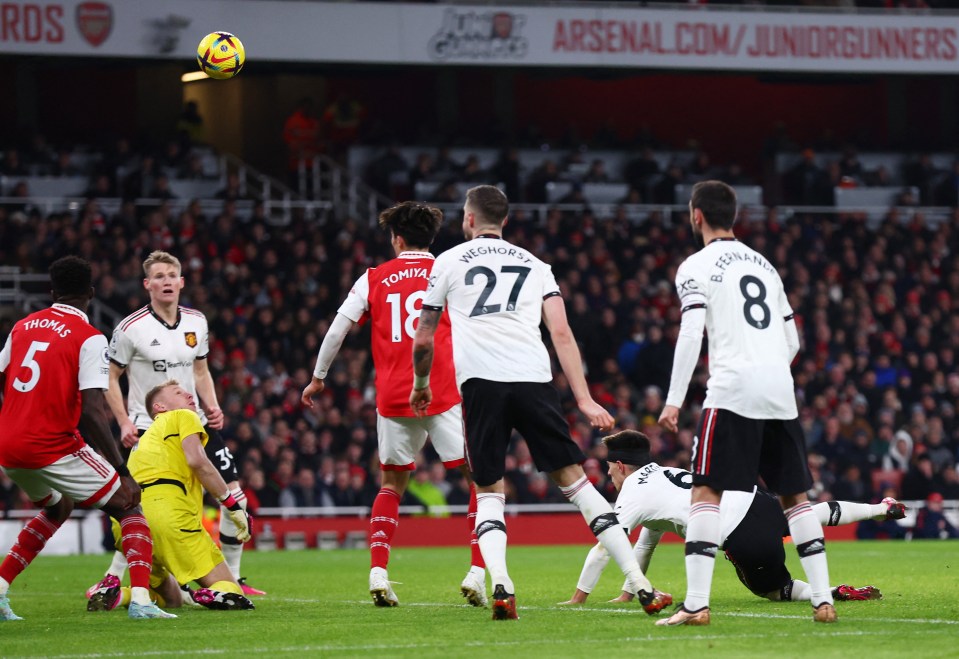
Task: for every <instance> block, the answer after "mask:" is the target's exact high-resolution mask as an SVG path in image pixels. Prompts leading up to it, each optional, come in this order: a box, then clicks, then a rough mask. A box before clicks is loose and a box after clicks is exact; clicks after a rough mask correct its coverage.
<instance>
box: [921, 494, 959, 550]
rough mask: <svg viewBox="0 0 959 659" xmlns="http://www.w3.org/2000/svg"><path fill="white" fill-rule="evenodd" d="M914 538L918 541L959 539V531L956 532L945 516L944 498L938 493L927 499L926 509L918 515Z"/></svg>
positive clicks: (930, 495)
mask: <svg viewBox="0 0 959 659" xmlns="http://www.w3.org/2000/svg"><path fill="white" fill-rule="evenodd" d="M912 537H913V538H914V539H916V540H947V539H949V538H959V530H956V527H955V526H953V525H952V522H950V521H949V520H948V519H947V518H946V516H945V515H944V514H943V497H942V495H941V494H939V493H938V492H932V493H930V494H929V496H928V497H926V507H925V508H923V509H922V510H920V511H919V514H918V515H916V526H915V527H914V528H913V530H912Z"/></svg>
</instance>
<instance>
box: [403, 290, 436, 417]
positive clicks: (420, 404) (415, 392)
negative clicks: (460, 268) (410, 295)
mask: <svg viewBox="0 0 959 659" xmlns="http://www.w3.org/2000/svg"><path fill="white" fill-rule="evenodd" d="M442 313H443V312H442V311H440V310H437V309H427V308H425V307H424V308H423V311H422V312H421V313H420V320H419V323H418V324H417V326H416V335H415V336H414V337H413V389H412V390H411V391H410V407H412V408H413V412H414V413H415V414H416V416H423V415H425V414H426V410H427V408H429V406H430V401H432V400H433V392H432V390H430V371H431V370H432V369H433V335H434V334H436V328H437V326H438V325H439V322H440V316H441V315H442Z"/></svg>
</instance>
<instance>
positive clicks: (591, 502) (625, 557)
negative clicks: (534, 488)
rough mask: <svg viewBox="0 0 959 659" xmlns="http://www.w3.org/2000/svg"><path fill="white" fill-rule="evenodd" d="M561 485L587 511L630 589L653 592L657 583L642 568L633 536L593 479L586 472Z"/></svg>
mask: <svg viewBox="0 0 959 659" xmlns="http://www.w3.org/2000/svg"><path fill="white" fill-rule="evenodd" d="M559 489H560V491H562V493H563V494H564V495H566V498H567V499H569V501H570V503H572V504H573V505H574V506H576V507H577V508H579V512H581V513H582V514H583V517H584V518H585V519H586V523H587V524H589V528H590V530H591V531H592V532H593V535H595V536H596V539H597V540H599V542H600V543H601V544H602V545H603V547H604V548H605V549H606V551H608V552H609V555H610V556H612V557H613V560H614V561H616V564H617V565H618V566H619V569H621V570H622V571H623V574H625V575H626V580H627V581H628V582H629V584H630V591H631V592H632V593H634V594H635V593H638V592H639V591H640V590H645V591H646V592H647V593H652V592H653V585H652V584H651V583H649V579H647V578H646V575H645V574H643V571H642V570H640V569H639V563H637V562H636V555H635V554H634V553H633V547H632V545H630V544H629V536H627V535H626V534H625V533H624V532H623V526H622V525H621V524H620V523H619V518H618V517H617V516H616V513H614V512H613V507H612V506H610V505H609V502H608V501H607V500H606V499H604V498H603V495H602V494H600V493H599V492H598V491H597V490H596V488H595V487H593V484H592V483H590V482H589V479H587V478H586V476H583V477H582V478H580V479H579V480H578V481H576V482H575V483H573V484H572V485H570V486H569V487H560V488H559Z"/></svg>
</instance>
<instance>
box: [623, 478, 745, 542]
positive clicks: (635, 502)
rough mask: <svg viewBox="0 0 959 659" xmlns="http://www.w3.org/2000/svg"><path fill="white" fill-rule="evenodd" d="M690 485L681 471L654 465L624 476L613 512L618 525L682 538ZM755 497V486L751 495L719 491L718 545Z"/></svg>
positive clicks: (690, 481)
mask: <svg viewBox="0 0 959 659" xmlns="http://www.w3.org/2000/svg"><path fill="white" fill-rule="evenodd" d="M692 486H693V476H692V474H690V473H689V472H688V471H686V470H684V469H677V468H676V467H661V466H660V465H658V464H656V463H655V462H650V463H649V464H648V465H646V466H644V467H640V468H639V469H637V470H636V471H634V472H633V473H631V474H630V475H629V476H627V477H626V479H625V480H624V481H623V487H622V488H621V489H620V491H619V496H618V497H616V503H615V510H616V515H617V516H618V517H619V521H620V524H622V525H623V526H625V527H626V529H627V530H628V531H629V532H630V533H632V531H633V530H635V529H636V528H637V527H639V526H642V527H643V528H648V529H652V530H653V531H670V532H672V533H675V534H676V535H678V536H680V537H682V538H685V537H686V525H687V524H689V508H690V503H689V499H690V491H691V489H692ZM755 496H756V488H755V487H754V488H753V490H752V492H740V491H737V490H727V491H726V492H723V498H722V502H721V503H720V505H719V528H720V533H721V536H722V542H725V541H726V538H728V537H729V534H730V533H732V532H733V531H734V530H735V529H736V527H737V526H739V524H740V522H742V521H743V518H744V517H746V512H747V511H748V510H749V506H751V505H752V503H753V497H755ZM720 544H722V543H720Z"/></svg>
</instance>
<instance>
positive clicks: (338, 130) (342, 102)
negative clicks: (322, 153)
mask: <svg viewBox="0 0 959 659" xmlns="http://www.w3.org/2000/svg"><path fill="white" fill-rule="evenodd" d="M365 118H366V108H364V107H363V104H362V103H360V102H359V101H358V100H356V99H355V98H351V97H350V95H349V94H347V93H346V92H340V93H339V94H337V96H336V100H335V101H333V103H331V104H330V105H329V106H327V108H326V111H325V112H324V113H323V117H322V118H321V121H322V124H323V126H324V128H325V129H326V134H327V137H328V139H329V142H330V147H331V150H332V152H333V156H334V157H335V158H337V159H339V160H344V159H345V155H346V150H347V148H349V146H350V145H351V144H355V143H356V141H357V140H358V139H359V137H360V131H361V130H362V127H363V120H364V119H365Z"/></svg>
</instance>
